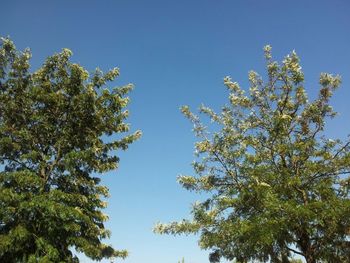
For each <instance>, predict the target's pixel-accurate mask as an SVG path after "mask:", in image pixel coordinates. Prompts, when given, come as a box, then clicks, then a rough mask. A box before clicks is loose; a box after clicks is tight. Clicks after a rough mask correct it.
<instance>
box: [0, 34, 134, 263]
mask: <svg viewBox="0 0 350 263" xmlns="http://www.w3.org/2000/svg"><path fill="white" fill-rule="evenodd" d="M71 55H72V53H71V51H70V50H68V49H63V50H62V52H61V53H58V54H55V55H53V56H51V57H49V58H47V60H46V61H45V63H44V64H43V66H42V67H40V68H39V69H38V70H36V71H35V72H34V73H30V72H29V67H30V65H29V60H30V57H31V53H30V51H29V50H25V51H24V52H19V51H17V50H16V48H15V46H14V44H13V42H12V41H10V40H9V39H1V46H0V163H1V166H0V167H1V171H0V262H4V263H6V262H78V259H77V258H76V257H75V256H74V255H73V253H72V252H71V250H72V248H74V249H75V250H77V251H79V252H82V253H84V254H85V255H86V256H88V257H90V258H92V259H96V260H99V259H102V258H110V257H119V256H121V257H125V256H126V252H125V251H117V250H115V249H114V248H112V247H111V246H109V245H106V244H104V243H103V242H102V239H104V238H107V237H109V235H110V232H109V231H108V230H106V229H105V228H104V221H105V220H106V219H107V216H106V215H105V214H103V213H102V212H101V209H103V208H104V207H105V206H106V203H105V202H104V201H103V198H105V197H107V196H108V189H107V188H106V187H105V186H102V185H100V184H99V182H100V179H99V178H98V177H96V176H95V174H96V173H103V172H106V171H109V170H112V169H115V168H117V164H118V161H119V159H118V157H117V156H116V150H119V149H123V150H125V149H126V148H127V147H128V145H129V144H130V143H132V142H133V141H134V140H136V139H137V138H138V137H139V136H140V132H136V133H133V134H131V135H124V136H121V135H118V137H115V136H114V137H111V138H108V136H110V135H117V134H120V133H124V132H127V131H128V130H129V127H128V125H127V124H126V123H124V120H125V119H126V118H127V116H128V112H127V111H126V110H124V108H125V106H126V105H127V104H128V100H129V99H128V98H127V97H125V95H126V94H127V93H128V92H129V91H130V90H131V88H132V86H131V85H127V86H123V87H118V88H114V89H113V91H110V90H109V89H108V88H104V86H105V85H106V83H107V82H110V81H113V80H114V79H115V78H116V77H117V76H118V74H119V73H118V69H113V70H111V71H109V72H108V73H106V74H103V73H102V72H101V71H100V70H96V72H95V73H94V74H93V75H92V76H91V77H89V74H88V72H87V71H86V70H85V69H84V68H83V67H81V66H80V65H78V64H74V63H71V62H70V61H69V58H70V56H71ZM106 138H108V142H107V141H106ZM116 138H117V139H116Z"/></svg>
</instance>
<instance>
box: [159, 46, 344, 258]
mask: <svg viewBox="0 0 350 263" xmlns="http://www.w3.org/2000/svg"><path fill="white" fill-rule="evenodd" d="M265 57H266V61H267V77H268V79H267V81H266V82H264V81H263V79H262V78H261V77H260V76H259V75H258V74H257V73H255V72H253V71H252V72H250V73H249V81H250V89H249V95H246V94H245V91H244V90H243V89H241V88H240V86H239V85H238V83H236V82H232V81H231V79H230V78H229V77H226V78H225V79H224V84H225V86H226V87H227V89H228V92H229V96H228V97H229V104H228V105H225V106H224V107H223V108H222V111H221V113H215V112H214V111H213V110H212V109H210V108H208V107H205V106H202V107H201V108H200V113H202V114H204V115H205V116H208V117H209V119H210V120H211V122H213V123H214V124H215V128H214V129H213V131H210V130H208V129H207V128H206V127H205V126H204V124H203V121H201V120H200V118H199V117H198V116H197V115H195V114H193V113H192V112H191V111H190V109H189V107H187V106H184V107H183V108H182V112H183V113H184V115H185V116H186V117H187V118H189V119H190V120H191V121H192V123H193V124H194V132H195V135H196V136H197V138H198V140H199V141H198V142H197V143H196V145H195V150H196V151H195V154H196V156H197V157H198V158H197V160H196V161H195V162H194V163H193V167H194V170H195V172H196V174H197V176H180V177H179V178H178V181H179V183H180V184H181V185H182V186H183V187H184V188H186V189H189V190H193V191H197V192H205V193H207V195H208V196H209V198H208V199H207V200H205V201H203V202H198V203H196V204H195V205H194V206H193V209H192V215H193V219H192V220H183V221H181V222H173V223H170V224H158V225H157V226H156V227H155V231H156V232H158V233H165V234H180V233H186V234H188V233H199V234H200V240H199V244H200V246H201V248H203V249H211V250H212V253H211V255H210V260H211V261H212V262H218V261H219V260H220V258H221V257H223V258H226V259H229V260H236V261H237V262H248V261H254V260H258V261H263V262H268V261H270V262H281V263H285V262H297V260H295V259H293V255H294V254H299V255H300V256H303V257H304V258H305V260H306V261H307V262H308V263H314V262H321V261H322V262H348V256H349V255H350V242H349V237H350V236H349V234H350V200H349V185H350V179H349V173H350V142H349V141H348V142H345V143H343V142H341V141H340V140H331V139H326V138H325V137H324V127H325V120H326V119H327V118H332V117H334V116H335V112H334V111H333V110H332V107H331V106H330V104H329V100H330V98H331V96H332V93H333V91H334V90H335V89H337V88H338V86H339V84H340V77H339V76H332V75H330V74H326V73H322V74H321V76H320V86H321V88H320V91H319V95H318V97H317V98H316V99H315V100H314V101H312V102H309V101H308V98H307V95H306V92H305V88H304V86H303V81H304V75H303V72H302V71H301V67H300V65H299V58H298V56H297V55H296V53H295V52H292V53H291V54H290V55H288V56H286V57H285V59H284V60H283V62H282V63H281V64H279V63H278V62H276V61H273V60H272V56H271V47H270V46H266V47H265ZM218 127H219V128H218Z"/></svg>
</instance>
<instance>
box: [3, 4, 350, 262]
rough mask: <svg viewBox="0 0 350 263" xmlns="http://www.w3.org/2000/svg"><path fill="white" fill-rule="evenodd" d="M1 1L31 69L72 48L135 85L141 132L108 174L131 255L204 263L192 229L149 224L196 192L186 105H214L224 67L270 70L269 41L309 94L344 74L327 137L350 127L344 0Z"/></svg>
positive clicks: (8, 30)
mask: <svg viewBox="0 0 350 263" xmlns="http://www.w3.org/2000/svg"><path fill="white" fill-rule="evenodd" d="M0 8H1V16H0V35H2V36H7V35H9V36H11V38H12V39H13V40H14V41H15V43H16V45H17V47H18V48H19V49H23V48H25V47H30V48H31V49H32V53H33V59H32V65H33V67H34V68H37V67H38V66H39V65H40V64H41V63H42V61H43V59H44V58H45V57H47V56H48V55H50V54H52V53H54V52H58V51H60V50H61V48H64V47H67V48H70V49H72V50H73V52H74V56H73V58H72V60H73V61H74V62H78V63H81V64H82V65H84V66H85V67H86V68H87V69H89V70H93V69H94V68H95V67H100V68H102V69H104V70H108V69H110V68H112V67H115V66H118V67H119V68H120V69H121V77H120V79H119V80H118V82H117V84H118V85H122V84H126V83H129V82H131V83H134V84H135V90H134V91H133V92H132V93H131V94H130V97H131V100H132V102H131V104H130V107H129V108H130V111H131V117H130V119H129V122H130V123H131V125H132V129H133V130H136V129H141V130H142V131H143V134H144V136H143V137H142V139H141V140H140V141H138V142H136V143H135V144H133V145H132V146H131V148H130V149H129V150H128V151H126V152H124V153H122V154H121V163H120V169H119V170H118V171H116V172H112V173H108V174H107V175H106V176H105V177H104V178H105V179H104V181H103V182H104V184H108V186H109V188H110V192H111V195H112V196H111V198H110V199H109V207H108V209H107V210H106V213H107V214H109V215H110V220H109V222H108V223H107V226H108V228H110V229H111V230H112V237H111V239H110V240H109V242H110V243H111V244H113V245H114V246H115V247H117V248H122V249H128V250H129V251H130V257H129V258H128V259H126V260H125V263H171V262H175V263H176V262H177V260H180V259H181V258H182V257H185V259H186V263H203V262H208V259H207V255H208V252H206V251H201V250H200V249H199V248H198V246H197V239H196V237H191V236H189V237H186V236H185V237H167V236H159V235H155V234H153V233H152V231H151V229H152V226H153V225H154V223H156V222H157V221H169V220H176V219H181V218H184V217H185V218H186V217H189V213H188V212H189V210H190V206H191V205H190V204H191V203H192V202H194V201H195V200H196V199H197V198H199V197H198V196H197V195H196V194H195V193H189V192H186V191H185V190H183V189H181V187H180V186H179V185H177V183H176V176H177V175H178V174H180V173H182V174H192V170H191V166H190V163H191V161H192V160H193V158H194V157H193V155H192V152H193V142H194V138H193V135H192V133H191V125H190V124H189V123H188V122H187V120H186V119H185V118H183V116H182V115H181V114H180V111H179V107H180V106H181V105H184V104H188V105H190V106H192V107H194V108H195V107H197V106H199V105H200V103H202V102H204V103H205V104H207V105H209V106H212V107H214V108H219V107H220V105H222V104H223V103H224V102H225V101H226V95H227V94H226V91H225V88H224V87H223V85H222V79H223V77H224V76H226V75H230V76H232V78H233V79H234V80H236V81H238V82H240V83H241V84H242V86H244V85H246V84H247V72H248V71H249V70H250V69H254V70H256V71H258V72H264V71H263V65H264V64H263V63H264V61H263V53H262V47H263V46H264V45H265V44H271V45H272V47H273V53H274V55H275V57H276V58H277V59H281V58H282V57H283V56H284V55H285V54H287V53H288V52H290V51H291V50H293V49H295V50H296V51H297V53H298V54H299V55H300V57H301V62H302V66H303V69H304V71H305V75H306V84H307V90H308V92H309V93H310V94H311V96H313V95H315V93H316V92H317V90H318V81H317V80H318V76H319V73H320V72H333V73H338V74H341V75H342V77H343V85H342V88H341V89H340V90H338V92H337V93H336V95H335V97H334V99H333V105H334V107H335V109H336V110H337V111H338V112H339V113H340V116H339V117H338V118H337V119H336V120H334V121H332V122H331V124H330V125H328V134H329V135H330V136H332V137H340V138H344V137H345V136H346V134H347V133H349V132H350V123H349V119H350V118H349V117H350V111H349V98H350V73H349V70H350V15H349V14H350V2H349V1H348V0H328V1H325V0H318V1H301V0H294V1H281V0H273V1H272V0H271V1H270V0H265V1H262V0H255V1H252V0H187V1H185V0H178V1H170V0H147V1H146V0H104V1H88V0H84V1H83V0H74V1H72V0H55V1H54V0H50V1H48V0H33V1H25V0H23V1H18V0H1V2H0ZM82 262H91V261H89V260H87V259H86V258H82Z"/></svg>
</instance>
